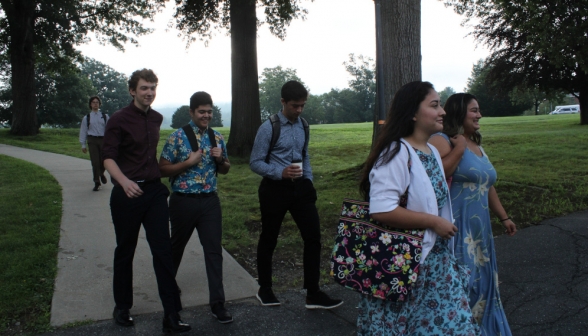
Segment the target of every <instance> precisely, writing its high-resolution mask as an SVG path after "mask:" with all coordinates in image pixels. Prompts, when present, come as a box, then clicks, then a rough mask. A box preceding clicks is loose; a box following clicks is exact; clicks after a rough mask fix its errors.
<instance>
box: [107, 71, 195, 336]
mask: <svg viewBox="0 0 588 336" xmlns="http://www.w3.org/2000/svg"><path fill="white" fill-rule="evenodd" d="M157 82H158V79H157V76H156V75H155V73H153V71H152V70H150V69H142V70H137V71H135V72H133V74H132V75H131V78H130V79H129V93H130V94H131V96H133V101H132V102H131V104H130V105H129V106H127V107H125V108H123V109H121V110H119V111H117V112H116V113H114V114H113V115H112V117H111V118H110V121H109V122H108V124H107V125H106V131H105V133H104V146H103V148H102V152H103V157H104V166H105V167H106V169H107V170H108V173H109V174H110V176H112V183H113V184H114V188H112V194H111V196H110V211H111V213H112V223H113V224H114V233H115V234H116V249H115V250H114V276H113V292H114V302H115V304H116V306H115V308H114V312H113V317H114V321H115V322H116V323H117V324H118V325H121V326H125V327H130V326H133V325H134V321H133V318H132V317H131V316H130V312H129V309H131V307H133V257H134V255H135V248H136V247H137V239H138V238H139V230H140V229H141V224H143V227H144V229H145V235H146V237H147V242H148V243H149V248H150V249H151V254H152V255H153V269H154V270H155V277H156V278H157V288H158V290H159V297H160V299H161V302H162V304H163V314H164V318H163V330H164V331H165V332H172V333H177V332H184V331H189V330H190V329H191V328H190V325H188V324H186V323H184V322H183V321H182V320H181V319H180V315H179V314H178V312H179V311H181V310H182V303H181V301H180V294H179V293H178V285H177V284H176V279H175V273H176V270H175V267H174V262H173V258H172V246H171V241H170V235H169V211H168V206H167V197H168V195H169V191H168V189H167V187H166V186H165V185H164V184H163V183H161V178H160V177H161V173H160V171H159V166H158V164H157V157H156V154H157V153H156V150H157V143H158V142H159V127H160V126H161V123H162V121H163V116H162V115H161V114H159V113H158V112H157V111H155V110H153V109H152V108H151V104H152V103H153V100H154V99H155V96H156V89H157Z"/></svg>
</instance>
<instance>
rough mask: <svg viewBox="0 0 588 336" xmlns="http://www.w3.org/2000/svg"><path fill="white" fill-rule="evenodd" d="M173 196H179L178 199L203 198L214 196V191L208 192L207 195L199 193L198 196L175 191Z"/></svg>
mask: <svg viewBox="0 0 588 336" xmlns="http://www.w3.org/2000/svg"><path fill="white" fill-rule="evenodd" d="M174 195H176V196H180V197H190V198H205V197H212V196H216V191H213V192H209V193H200V194H194V193H181V192H177V191H176V192H174Z"/></svg>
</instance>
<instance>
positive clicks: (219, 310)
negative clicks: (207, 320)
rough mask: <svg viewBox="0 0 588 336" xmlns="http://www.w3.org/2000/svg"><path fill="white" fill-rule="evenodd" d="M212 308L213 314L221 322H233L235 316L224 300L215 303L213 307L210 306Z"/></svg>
mask: <svg viewBox="0 0 588 336" xmlns="http://www.w3.org/2000/svg"><path fill="white" fill-rule="evenodd" d="M210 310H212V316H214V317H216V318H217V320H218V321H219V322H220V323H231V322H233V317H232V316H231V314H230V313H229V312H228V311H227V310H226V309H225V305H224V304H223V303H222V302H218V303H215V304H214V305H213V306H212V307H210Z"/></svg>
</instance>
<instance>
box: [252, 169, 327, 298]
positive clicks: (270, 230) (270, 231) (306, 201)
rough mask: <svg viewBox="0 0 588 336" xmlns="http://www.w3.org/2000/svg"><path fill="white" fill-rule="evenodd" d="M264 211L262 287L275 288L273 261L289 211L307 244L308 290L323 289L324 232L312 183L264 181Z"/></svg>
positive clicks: (260, 258) (260, 264) (259, 264)
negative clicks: (321, 275)
mask: <svg viewBox="0 0 588 336" xmlns="http://www.w3.org/2000/svg"><path fill="white" fill-rule="evenodd" d="M258 194H259V205H260V209H261V234H260V236H259V243H258V244H257V272H258V277H259V280H258V283H259V285H260V286H262V287H271V286H272V257H273V254H274V249H275V248H276V245H277V243H278V235H279V234H280V227H281V226H282V221H283V220H284V216H285V215H286V212H287V211H290V214H291V215H292V218H293V219H294V221H295V222H296V226H298V230H300V235H301V236H302V240H303V241H304V253H303V263H304V288H306V289H307V290H308V291H309V292H315V291H317V290H318V289H319V278H320V265H321V261H320V258H321V231H320V221H319V216H318V211H317V209H316V204H315V203H316V190H315V189H314V186H313V185H312V181H310V180H309V179H299V180H294V181H292V180H279V181H274V180H271V179H268V178H264V179H263V180H262V181H261V184H260V186H259V190H258Z"/></svg>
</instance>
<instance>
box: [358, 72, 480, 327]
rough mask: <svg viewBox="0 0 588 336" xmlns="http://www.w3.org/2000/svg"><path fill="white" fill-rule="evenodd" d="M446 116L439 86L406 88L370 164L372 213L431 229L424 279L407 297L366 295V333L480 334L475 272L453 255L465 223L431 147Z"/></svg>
mask: <svg viewBox="0 0 588 336" xmlns="http://www.w3.org/2000/svg"><path fill="white" fill-rule="evenodd" d="M444 115H445V112H444V111H443V108H442V107H441V105H440V98H439V95H438V94H437V92H436V91H435V90H434V88H433V85H432V84H431V83H429V82H420V81H417V82H411V83H408V84H406V85H404V86H402V87H401V88H400V89H399V90H398V92H396V94H395V95H394V99H393V100H392V105H391V107H390V112H389V113H388V117H387V119H386V123H385V124H384V127H383V128H382V129H381V130H380V132H379V134H378V138H377V140H376V144H375V146H374V147H373V148H372V151H371V152H370V154H369V157H368V159H367V161H366V163H365V165H364V171H363V175H362V178H361V182H360V192H361V194H362V195H363V196H364V197H365V198H366V199H369V202H370V216H371V218H373V219H374V220H376V221H378V222H379V223H381V224H383V225H386V226H389V227H394V228H402V229H426V230H425V235H424V238H423V246H422V253H421V258H420V261H419V263H420V265H419V273H418V277H417V279H416V284H415V286H414V288H413V289H412V291H411V292H409V294H408V298H407V300H406V301H388V300H382V299H379V298H375V297H372V296H368V295H364V294H362V298H361V301H360V303H359V316H358V319H357V327H358V334H359V335H413V336H418V335H423V336H424V335H478V334H479V329H478V327H477V325H476V324H475V322H474V320H473V317H472V312H471V310H470V307H469V306H468V304H467V294H466V293H467V292H466V291H467V288H466V284H467V280H468V275H467V270H466V269H465V268H463V267H461V266H459V265H458V263H457V260H456V259H455V257H454V256H453V245H452V243H451V239H452V238H453V236H454V235H455V234H456V233H457V228H456V227H455V226H454V225H453V224H452V217H451V202H450V200H449V191H448V190H447V186H446V183H445V176H444V174H443V170H442V163H441V157H440V156H439V153H438V152H437V150H436V149H435V148H434V147H432V146H429V145H428V144H427V140H428V139H429V137H430V136H431V135H432V134H434V133H436V132H440V131H441V130H442V129H443V116H444ZM406 193H408V197H407V201H406V203H404V202H403V201H402V200H403V199H405V200H406ZM403 196H404V197H403ZM388 259H392V256H390V258H388Z"/></svg>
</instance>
